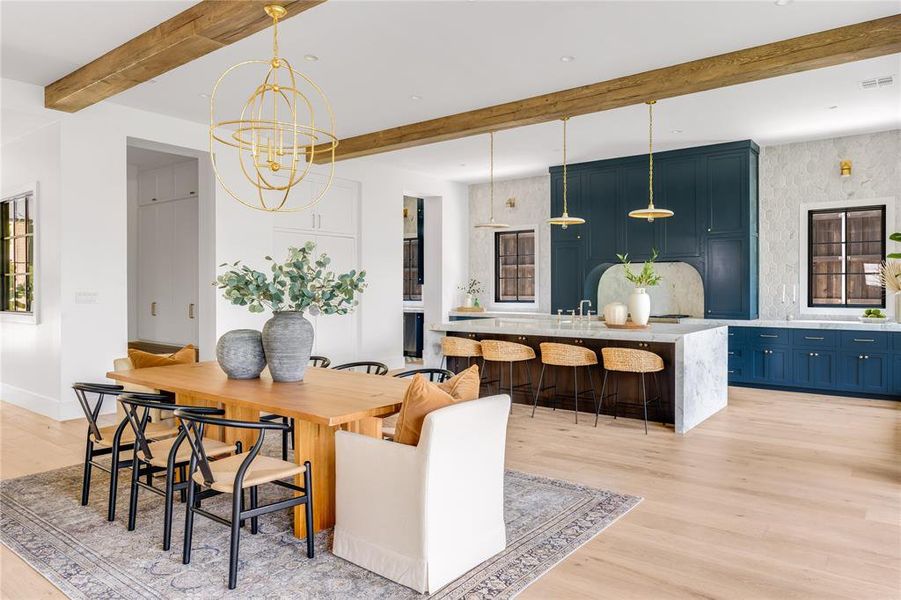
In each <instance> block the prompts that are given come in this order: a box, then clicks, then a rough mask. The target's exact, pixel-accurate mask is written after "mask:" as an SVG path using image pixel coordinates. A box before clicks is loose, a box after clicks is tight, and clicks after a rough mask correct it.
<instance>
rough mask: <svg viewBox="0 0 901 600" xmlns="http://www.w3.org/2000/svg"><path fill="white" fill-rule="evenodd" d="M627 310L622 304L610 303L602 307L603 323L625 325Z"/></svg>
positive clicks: (627, 315)
mask: <svg viewBox="0 0 901 600" xmlns="http://www.w3.org/2000/svg"><path fill="white" fill-rule="evenodd" d="M628 317H629V309H628V308H627V307H626V305H625V304H623V303H622V302H611V303H610V304H608V305H607V306H605V307H604V321H606V322H607V323H609V324H610V325H625V324H626V321H627V320H628Z"/></svg>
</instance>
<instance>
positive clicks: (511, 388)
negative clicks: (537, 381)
mask: <svg viewBox="0 0 901 600" xmlns="http://www.w3.org/2000/svg"><path fill="white" fill-rule="evenodd" d="M510 412H511V413H512V412H513V361H512V360H511V361H510Z"/></svg>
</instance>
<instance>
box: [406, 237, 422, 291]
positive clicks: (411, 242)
mask: <svg viewBox="0 0 901 600" xmlns="http://www.w3.org/2000/svg"><path fill="white" fill-rule="evenodd" d="M419 250H420V246H419V238H410V239H406V240H404V300H422V270H421V269H420V268H419V261H420V259H421V257H422V255H421V253H420V251H419Z"/></svg>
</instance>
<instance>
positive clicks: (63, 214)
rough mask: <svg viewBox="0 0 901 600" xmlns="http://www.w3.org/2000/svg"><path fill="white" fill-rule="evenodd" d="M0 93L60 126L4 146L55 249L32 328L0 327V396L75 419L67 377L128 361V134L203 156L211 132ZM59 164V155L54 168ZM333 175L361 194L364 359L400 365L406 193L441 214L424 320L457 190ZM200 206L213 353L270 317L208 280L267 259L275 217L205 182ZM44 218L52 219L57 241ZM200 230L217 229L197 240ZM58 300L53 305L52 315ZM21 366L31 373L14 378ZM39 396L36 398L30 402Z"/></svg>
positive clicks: (459, 245)
mask: <svg viewBox="0 0 901 600" xmlns="http://www.w3.org/2000/svg"><path fill="white" fill-rule="evenodd" d="M2 84H3V98H2V104H3V107H4V109H5V108H6V107H7V106H12V105H15V106H16V108H17V110H20V109H21V110H28V111H30V112H31V113H33V114H34V115H36V116H39V117H41V118H45V119H46V118H52V119H58V124H57V125H55V126H54V127H55V128H56V129H55V131H56V133H52V132H49V131H48V132H44V131H43V130H41V131H38V132H32V133H30V134H28V135H27V136H25V137H24V138H23V139H22V140H20V141H18V142H15V144H14V143H12V142H10V143H8V144H5V145H4V146H3V151H4V159H3V177H4V182H3V183H4V186H5V185H6V181H7V179H8V178H9V179H12V174H15V176H16V177H19V178H22V179H30V180H35V179H36V180H39V181H40V182H41V185H42V188H43V187H47V188H48V190H47V195H48V198H50V200H48V206H52V208H53V209H54V210H53V214H52V215H51V217H50V218H48V219H47V220H43V219H42V221H41V223H40V226H41V227H43V228H45V229H46V230H47V236H44V237H42V241H41V243H42V244H43V243H44V240H45V239H48V238H49V239H51V240H55V244H51V247H50V248H48V249H47V251H46V252H44V251H43V248H42V255H41V259H40V263H41V264H40V269H41V273H40V275H39V276H40V277H41V279H40V281H41V282H42V284H41V288H40V289H39V290H38V293H39V294H41V299H40V300H39V302H40V303H41V309H42V323H41V325H39V326H38V327H35V326H33V325H31V326H26V325H22V326H20V325H16V326H14V328H13V326H12V325H10V324H8V323H3V327H4V329H3V335H2V337H3V346H2V348H3V353H2V367H0V368H2V377H3V388H2V392H0V393H2V395H3V399H5V400H9V401H13V402H17V403H20V404H23V405H25V406H26V407H28V408H32V409H34V410H37V411H39V412H43V413H45V414H48V415H50V416H52V417H55V418H72V417H77V416H79V414H80V410H79V409H78V407H77V405H76V403H75V402H74V396H73V394H72V391H71V389H70V386H71V384H72V382H74V381H91V380H103V374H104V373H105V372H106V371H107V370H109V369H110V368H111V366H112V360H113V359H114V358H115V357H118V356H122V355H124V353H125V350H126V344H127V339H128V276H127V273H128V269H127V256H128V252H127V246H128V244H127V232H128V214H127V213H128V211H127V202H126V198H127V166H126V146H127V144H128V143H129V140H130V139H132V138H137V139H139V140H149V141H151V142H154V143H157V144H163V145H171V146H176V147H179V148H184V149H190V150H193V151H197V152H203V151H205V150H206V146H207V127H206V126H205V125H203V124H199V123H192V122H188V121H182V120H179V119H173V118H170V117H165V116H162V115H158V114H155V113H150V112H146V111H140V110H135V109H130V108H126V107H123V106H119V105H116V104H112V103H100V104H98V105H95V106H92V107H90V108H87V109H85V110H83V111H80V112H78V113H75V114H72V115H68V114H61V113H55V112H52V111H47V110H45V109H43V94H42V89H41V88H40V87H38V86H32V85H28V84H22V83H18V82H11V81H8V80H4V81H3V82H2ZM19 148H21V150H20V151H19V152H17V153H16V155H17V158H16V159H15V160H12V159H11V160H7V158H6V154H7V153H9V154H10V155H11V154H12V153H13V151H14V150H16V149H19ZM157 149H164V148H157ZM54 155H56V156H58V159H57V160H56V161H54ZM38 158H40V160H38ZM28 164H30V165H32V166H31V167H29V168H27V169H26V168H24V167H22V166H20V165H28ZM209 175H210V168H209V161H201V163H200V178H201V181H204V180H205V179H207V180H209V179H210V178H209ZM336 176H338V177H342V178H345V179H350V180H353V181H357V182H359V183H360V188H361V196H362V202H361V215H360V222H361V223H362V229H361V256H362V266H363V268H365V269H366V270H367V272H368V277H367V279H368V281H369V287H368V288H367V290H366V292H365V293H364V295H363V298H362V302H361V306H360V317H361V347H360V356H361V357H366V358H371V359H374V360H382V361H384V362H387V363H389V364H391V365H392V366H400V365H402V364H403V358H402V351H403V315H402V307H403V299H402V298H403V295H402V264H403V262H402V241H401V240H402V228H403V223H402V219H401V214H402V203H403V196H404V195H410V196H418V197H427V198H430V199H437V200H436V201H437V214H438V215H439V216H440V217H441V239H440V244H441V245H440V246H439V254H438V257H436V256H435V255H434V251H433V254H432V256H431V260H433V261H437V262H439V263H440V264H441V265H442V272H441V275H442V277H441V280H440V282H439V281H438V278H434V279H435V281H434V282H432V281H428V280H427V282H426V289H427V290H430V297H431V298H435V301H434V302H432V303H430V304H427V305H426V323H427V324H428V323H429V322H434V321H438V320H441V319H442V318H443V315H445V314H446V311H447V310H448V309H449V308H450V306H451V304H452V298H451V296H452V294H453V291H452V290H453V289H454V288H455V287H456V286H457V285H459V284H460V283H461V282H462V279H463V277H464V276H465V272H466V265H467V260H468V259H467V247H466V240H467V238H466V232H467V228H466V223H467V212H468V210H467V206H466V187H465V186H463V185H461V184H456V183H449V182H445V181H441V180H436V179H434V178H431V177H428V176H424V175H421V174H417V173H411V172H406V171H402V170H398V169H395V168H392V167H390V166H386V165H385V164H383V163H381V162H377V161H374V160H372V159H365V160H354V161H347V162H345V163H339V165H338V167H337V168H336ZM327 198H328V197H327V196H326V198H325V199H324V200H323V201H327ZM198 202H200V204H201V210H200V219H201V239H204V238H205V237H206V239H209V240H214V241H213V242H212V244H211V246H212V248H214V250H212V251H211V248H204V247H201V249H200V265H201V268H200V271H201V286H200V292H201V298H200V306H199V310H200V311H201V313H202V314H203V313H206V314H209V313H215V323H214V324H215V327H214V328H213V330H212V331H211V333H210V335H209V336H207V337H203V334H202V336H201V352H202V354H201V357H202V358H208V357H211V356H212V352H213V346H214V345H215V337H216V335H218V334H221V333H222V332H224V331H227V330H229V329H232V328H235V327H247V326H250V327H260V326H261V325H262V322H263V321H265V317H260V316H259V315H251V314H250V313H248V312H246V311H245V310H243V309H240V308H238V307H233V306H231V305H229V304H228V303H227V302H225V301H224V300H222V299H220V298H218V292H217V291H216V290H215V288H213V286H212V285H210V283H211V282H212V280H213V278H214V276H215V267H214V265H217V264H219V263H222V262H225V261H234V260H237V259H242V260H245V261H247V262H248V263H250V264H253V263H254V262H258V261H260V260H262V257H263V256H265V255H267V254H269V253H270V252H271V250H272V225H273V219H277V218H278V215H270V214H266V213H260V212H256V211H253V210H251V209H248V208H247V207H244V206H242V205H240V204H239V203H237V202H236V201H235V200H233V199H232V198H231V197H229V196H228V195H227V194H226V193H225V192H224V191H222V190H221V188H218V187H217V188H215V190H214V189H213V188H212V186H211V187H210V188H209V189H204V186H203V185H201V188H200V194H199V198H198ZM39 210H42V209H39ZM41 216H42V217H43V216H44V213H43V210H42V213H41ZM53 219H57V220H58V221H57V225H56V227H57V230H56V232H55V234H54V232H53V230H52V228H53V227H54V222H53ZM60 223H65V227H64V228H61V227H60V226H59V224H60ZM204 228H215V230H214V231H212V232H210V234H209V236H205V234H204ZM54 252H55V255H54ZM428 260H429V258H427V261H428ZM54 265H58V267H55V266H54ZM55 268H58V271H57V272H54V269H55ZM427 277H428V275H427ZM57 282H58V283H57ZM54 285H58V286H59V287H58V290H54V288H53V286H54ZM430 286H431V287H430ZM436 288H437V293H436V291H435V290H436ZM80 292H87V293H89V294H93V295H92V296H90V297H92V298H93V299H94V303H91V304H83V303H76V295H77V294H79V293H80ZM45 294H46V295H47V296H48V297H47V298H46V299H44V295H45ZM54 297H55V298H58V300H57V302H58V304H57V305H56V306H54V305H53V302H54V300H53V298H54ZM79 297H82V298H83V297H84V296H79ZM54 315H55V317H54ZM54 318H55V319H56V321H55V325H54V321H53V319H54ZM201 318H203V316H202V317H201ZM45 324H46V325H47V326H46V327H45ZM29 327H30V328H29ZM54 327H55V331H56V333H55V335H54V334H53V333H52V332H53V331H54ZM8 331H12V332H13V333H12V334H8V333H7V332H8ZM55 357H56V358H55ZM48 363H49V366H43V365H48ZM23 365H30V367H29V368H28V369H24V370H23V369H22V366H23ZM8 376H9V377H11V378H10V379H8ZM16 389H21V390H24V392H23V393H15V394H14V395H13V394H12V393H11V391H13V392H14V391H15V390H16ZM36 397H39V398H43V399H42V400H41V401H40V403H39V402H38V401H37V400H36V399H35V398H36ZM48 403H49V404H48ZM39 404H40V405H39Z"/></svg>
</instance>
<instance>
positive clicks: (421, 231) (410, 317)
mask: <svg viewBox="0 0 901 600" xmlns="http://www.w3.org/2000/svg"><path fill="white" fill-rule="evenodd" d="M424 237H425V201H424V200H423V199H422V198H414V197H412V196H404V240H403V241H404V257H403V261H404V264H403V274H404V286H403V288H404V360H405V361H406V362H407V363H408V364H410V363H414V364H415V363H421V362H422V351H423V325H424V323H425V318H424V307H423V303H422V284H423V282H424V280H425V260H424V255H425V243H424Z"/></svg>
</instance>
